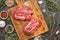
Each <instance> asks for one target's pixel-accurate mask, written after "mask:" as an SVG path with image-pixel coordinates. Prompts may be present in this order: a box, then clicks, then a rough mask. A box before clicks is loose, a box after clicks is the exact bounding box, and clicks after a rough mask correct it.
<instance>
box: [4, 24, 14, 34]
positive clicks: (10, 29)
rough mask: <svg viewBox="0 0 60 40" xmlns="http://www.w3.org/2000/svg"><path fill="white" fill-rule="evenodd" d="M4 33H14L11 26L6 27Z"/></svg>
mask: <svg viewBox="0 0 60 40" xmlns="http://www.w3.org/2000/svg"><path fill="white" fill-rule="evenodd" d="M5 31H6V32H7V33H12V32H13V31H14V28H13V26H12V25H10V24H9V25H7V26H6V27H5Z"/></svg>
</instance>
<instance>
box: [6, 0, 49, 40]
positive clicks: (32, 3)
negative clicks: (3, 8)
mask: <svg viewBox="0 0 60 40" xmlns="http://www.w3.org/2000/svg"><path fill="white" fill-rule="evenodd" d="M16 3H17V5H16V6H14V7H12V8H10V9H8V10H7V11H8V12H9V13H10V18H11V20H12V23H13V25H14V27H15V30H16V32H17V35H18V37H19V39H20V40H28V39H30V38H32V37H35V36H38V35H40V34H43V33H45V32H47V31H48V27H47V24H46V22H45V20H44V17H43V15H42V12H41V10H40V8H39V6H38V4H37V2H36V0H28V3H29V7H31V8H32V10H33V12H34V14H33V16H32V17H34V18H36V19H39V20H41V22H42V26H41V27H39V28H38V30H37V31H36V32H35V33H34V34H32V35H25V34H24V33H23V30H22V29H23V27H24V24H25V23H27V22H29V21H19V20H16V19H14V18H13V13H14V11H15V10H16V8H21V7H23V4H24V0H16Z"/></svg>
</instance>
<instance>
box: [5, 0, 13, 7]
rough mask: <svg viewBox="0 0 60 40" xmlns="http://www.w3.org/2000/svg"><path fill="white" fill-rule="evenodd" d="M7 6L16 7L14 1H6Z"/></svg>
mask: <svg viewBox="0 0 60 40" xmlns="http://www.w3.org/2000/svg"><path fill="white" fill-rule="evenodd" d="M5 4H6V5H7V6H8V7H11V6H13V5H14V0H6V1H5Z"/></svg>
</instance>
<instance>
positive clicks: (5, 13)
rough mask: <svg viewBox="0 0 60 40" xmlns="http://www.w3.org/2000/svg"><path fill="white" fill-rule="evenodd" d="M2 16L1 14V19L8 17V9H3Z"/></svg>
mask: <svg viewBox="0 0 60 40" xmlns="http://www.w3.org/2000/svg"><path fill="white" fill-rule="evenodd" d="M0 16H1V19H7V17H8V13H7V12H6V11H1V14H0Z"/></svg>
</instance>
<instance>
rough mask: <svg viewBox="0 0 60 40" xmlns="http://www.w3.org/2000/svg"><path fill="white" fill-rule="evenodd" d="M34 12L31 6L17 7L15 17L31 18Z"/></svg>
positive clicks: (21, 18)
mask: <svg viewBox="0 0 60 40" xmlns="http://www.w3.org/2000/svg"><path fill="white" fill-rule="evenodd" d="M32 14H33V11H32V9H31V8H28V7H23V8H17V9H16V10H15V12H14V14H13V17H14V18H15V19H19V20H30V18H31V16H32Z"/></svg>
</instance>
